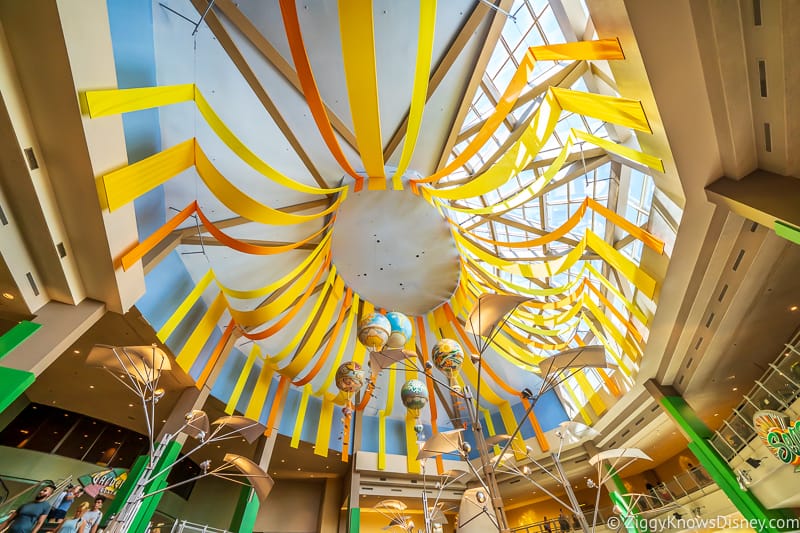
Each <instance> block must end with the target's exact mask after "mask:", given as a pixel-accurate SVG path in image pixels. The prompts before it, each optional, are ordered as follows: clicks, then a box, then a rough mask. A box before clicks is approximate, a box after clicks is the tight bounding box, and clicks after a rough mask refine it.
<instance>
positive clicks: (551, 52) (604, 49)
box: [531, 39, 625, 61]
mask: <svg viewBox="0 0 800 533" xmlns="http://www.w3.org/2000/svg"><path fill="white" fill-rule="evenodd" d="M531 55H533V58H534V59H535V60H537V61H573V60H575V59H586V60H589V59H625V54H623V53H622V48H621V47H620V45H619V39H600V40H597V41H575V42H571V43H562V44H550V45H547V46H534V47H532V48H531Z"/></svg>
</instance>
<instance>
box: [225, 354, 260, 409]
mask: <svg viewBox="0 0 800 533" xmlns="http://www.w3.org/2000/svg"><path fill="white" fill-rule="evenodd" d="M260 354H261V347H260V346H259V345H258V344H255V343H254V344H253V347H252V348H251V349H250V355H248V356H247V360H246V361H245V363H244V368H242V371H241V372H239V377H238V378H237V379H236V385H234V387H233V391H231V395H230V397H229V398H228V403H226V404H225V414H226V415H232V414H233V413H234V411H235V410H236V405H237V404H238V403H239V398H241V397H242V391H243V390H244V386H245V384H246V383H247V378H249V377H250V370H252V368H253V363H255V361H256V358H257V357H258V356H259V355H260ZM251 398H252V395H251ZM260 415H261V413H259V416H260ZM253 420H258V418H253Z"/></svg>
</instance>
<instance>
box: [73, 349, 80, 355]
mask: <svg viewBox="0 0 800 533" xmlns="http://www.w3.org/2000/svg"><path fill="white" fill-rule="evenodd" d="M72 353H74V354H79V353H81V351H80V350H72Z"/></svg>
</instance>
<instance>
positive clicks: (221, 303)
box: [175, 292, 225, 372]
mask: <svg viewBox="0 0 800 533" xmlns="http://www.w3.org/2000/svg"><path fill="white" fill-rule="evenodd" d="M224 312H225V297H224V296H222V293H221V292H220V293H217V297H216V298H214V301H213V302H211V305H210V306H209V307H208V310H207V311H206V314H205V315H203V318H201V319H200V322H199V323H198V324H197V326H196V327H195V328H194V331H193V332H192V334H191V335H190V336H189V339H188V340H187V341H186V344H184V345H183V348H181V351H180V353H179V354H178V356H177V357H176V358H175V362H176V363H178V366H180V367H181V368H182V369H184V370H185V371H186V372H189V370H191V368H192V365H193V364H194V362H195V360H196V359H197V356H198V355H200V350H202V349H203V345H204V344H205V343H206V341H208V338H209V337H210V336H211V332H212V331H214V328H215V327H217V323H218V322H219V319H220V318H221V317H222V314H223V313H224Z"/></svg>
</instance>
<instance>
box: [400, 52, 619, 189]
mask: <svg viewBox="0 0 800 533" xmlns="http://www.w3.org/2000/svg"><path fill="white" fill-rule="evenodd" d="M597 43H602V44H601V45H600V46H598V45H597ZM573 56H574V59H622V58H624V57H625V56H624V55H622V50H621V49H620V47H619V41H617V40H616V39H604V40H603V41H582V42H576V43H567V44H556V45H544V46H532V47H530V48H528V51H527V52H526V53H525V57H524V58H522V61H520V64H519V67H517V71H516V72H515V73H514V76H513V77H512V78H511V81H510V82H509V83H508V86H507V87H506V90H505V91H503V94H502V96H501V97H500V99H499V100H498V102H497V106H495V109H494V112H493V113H492V114H491V115H489V117H488V118H487V119H486V122H484V123H483V126H481V129H480V130H479V131H478V133H476V134H475V136H474V137H473V138H472V140H471V141H470V142H469V144H467V146H466V147H465V148H464V150H463V151H462V152H461V153H460V154H458V155H457V156H456V157H455V158H454V159H453V160H452V161H451V162H450V163H449V164H448V165H446V166H445V167H444V168H442V169H441V170H439V171H438V172H434V173H433V174H431V175H430V176H428V177H427V178H423V179H419V180H411V184H412V187H413V188H414V190H415V191H416V190H417V189H416V186H417V184H419V183H431V182H434V181H438V180H440V179H441V178H443V177H444V176H447V175H448V174H450V173H451V172H453V171H454V170H456V169H457V168H458V167H460V166H462V165H463V164H464V163H466V162H467V161H469V159H470V158H471V157H472V156H474V155H475V154H476V153H478V151H479V150H480V149H481V147H482V146H483V145H484V144H486V141H488V140H489V139H490V138H491V136H492V135H493V134H494V132H495V131H496V130H497V128H498V127H500V124H502V123H503V121H504V120H505V119H506V117H507V116H508V114H509V113H510V112H511V110H512V109H514V104H516V103H517V100H518V99H519V97H520V95H521V94H522V91H523V90H524V89H525V87H526V86H527V85H528V76H530V74H531V72H533V67H534V66H535V64H536V60H537V59H540V58H541V59H565V58H572V57H573Z"/></svg>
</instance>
